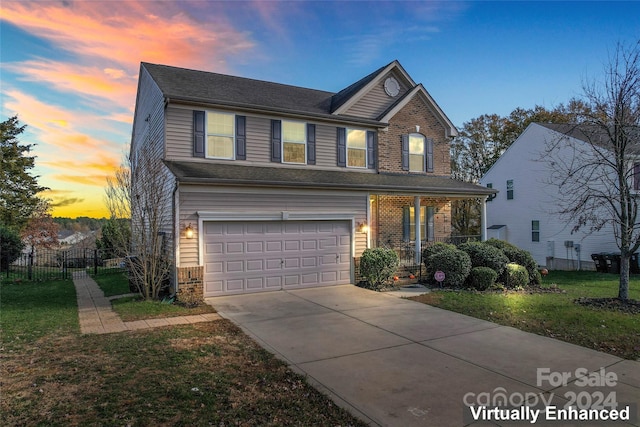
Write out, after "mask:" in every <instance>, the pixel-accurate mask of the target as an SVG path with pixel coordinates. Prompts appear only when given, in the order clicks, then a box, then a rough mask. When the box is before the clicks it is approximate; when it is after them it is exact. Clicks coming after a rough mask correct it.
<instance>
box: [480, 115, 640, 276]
mask: <svg viewBox="0 0 640 427" xmlns="http://www.w3.org/2000/svg"><path fill="white" fill-rule="evenodd" d="M589 134H590V132H588V130H587V129H585V128H584V127H581V126H577V125H570V124H551V123H532V124H530V125H529V126H528V127H527V128H526V129H525V130H524V132H522V134H521V135H520V136H519V137H518V138H517V139H516V140H515V141H514V143H513V144H512V145H511V146H510V147H509V148H508V149H507V150H506V151H505V152H504V153H503V154H502V156H500V158H499V159H498V160H497V161H496V163H495V164H494V165H493V166H492V167H491V168H490V169H489V170H488V171H487V172H486V173H485V174H484V176H483V177H482V178H481V179H480V183H481V185H485V186H488V187H491V188H493V189H495V190H498V191H499V193H498V194H497V196H496V197H492V198H490V200H489V201H488V203H487V204H486V212H487V214H486V219H487V223H488V224H489V227H488V230H487V237H488V238H498V239H501V240H506V241H508V242H510V243H513V244H515V245H516V246H518V247H520V248H522V249H525V250H527V251H529V252H530V253H531V255H533V257H534V258H535V260H536V262H537V263H538V264H539V265H541V266H545V267H547V268H550V269H556V270H578V269H580V270H594V269H595V264H594V262H593V261H592V258H591V254H594V253H601V252H617V251H619V249H618V247H617V245H616V240H615V234H614V232H613V228H612V227H611V225H609V224H607V225H605V226H604V227H603V228H602V229H600V230H597V231H596V230H593V231H592V230H589V229H588V227H584V228H583V229H582V230H580V231H578V232H574V231H573V227H574V224H570V223H567V221H566V220H564V219H563V218H562V217H561V216H560V215H558V214H557V212H558V210H559V208H558V205H559V203H561V201H559V197H558V194H557V192H558V187H557V185H555V184H554V183H553V182H551V181H550V180H551V176H552V168H551V167H550V163H551V162H556V163H558V164H569V163H571V162H572V159H574V157H575V156H576V152H580V151H582V150H585V149H587V147H589V137H588V136H589ZM550 145H554V146H556V147H558V148H557V149H555V150H554V151H553V153H552V157H550V154H549V152H548V147H549V146H550ZM580 147H582V148H580ZM631 167H632V166H631V165H630V168H631ZM603 185H604V184H603ZM636 185H638V188H640V183H638V184H636Z"/></svg>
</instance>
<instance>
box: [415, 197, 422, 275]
mask: <svg viewBox="0 0 640 427" xmlns="http://www.w3.org/2000/svg"><path fill="white" fill-rule="evenodd" d="M413 215H414V216H415V223H416V243H415V254H414V260H415V263H416V265H417V264H420V258H421V257H422V256H421V255H422V236H421V235H420V229H421V228H422V224H420V196H416V197H414V199H413Z"/></svg>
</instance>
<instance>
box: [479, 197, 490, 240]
mask: <svg viewBox="0 0 640 427" xmlns="http://www.w3.org/2000/svg"><path fill="white" fill-rule="evenodd" d="M488 198H489V196H484V197H483V198H482V205H481V206H480V208H481V209H480V241H481V242H484V241H486V240H487V199H488Z"/></svg>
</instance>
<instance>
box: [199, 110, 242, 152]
mask: <svg viewBox="0 0 640 427" xmlns="http://www.w3.org/2000/svg"><path fill="white" fill-rule="evenodd" d="M234 139H235V115H234V114H228V113H219V112H215V111H207V151H206V153H207V157H213V158H218V159H233V157H234V149H233V147H234Z"/></svg>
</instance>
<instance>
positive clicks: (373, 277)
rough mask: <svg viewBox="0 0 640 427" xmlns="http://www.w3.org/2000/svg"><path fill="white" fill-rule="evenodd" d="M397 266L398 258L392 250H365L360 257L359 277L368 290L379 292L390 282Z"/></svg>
mask: <svg viewBox="0 0 640 427" xmlns="http://www.w3.org/2000/svg"><path fill="white" fill-rule="evenodd" d="M399 264H400V258H399V257H398V254H397V253H396V251H394V250H393V249H386V248H373V249H365V251H364V252H363V253H362V257H360V276H362V278H364V279H365V280H366V281H367V283H368V285H369V288H370V289H373V290H380V289H382V288H384V287H385V286H386V285H387V284H388V283H389V282H390V281H391V278H392V277H393V274H394V273H395V272H396V269H397V268H398V265H399Z"/></svg>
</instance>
